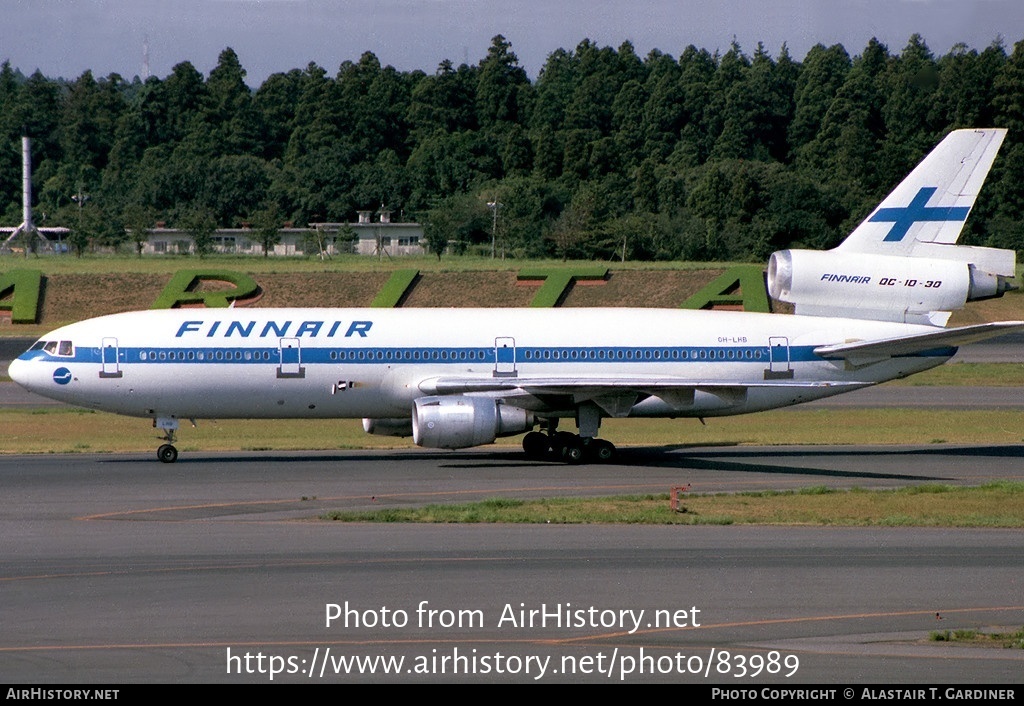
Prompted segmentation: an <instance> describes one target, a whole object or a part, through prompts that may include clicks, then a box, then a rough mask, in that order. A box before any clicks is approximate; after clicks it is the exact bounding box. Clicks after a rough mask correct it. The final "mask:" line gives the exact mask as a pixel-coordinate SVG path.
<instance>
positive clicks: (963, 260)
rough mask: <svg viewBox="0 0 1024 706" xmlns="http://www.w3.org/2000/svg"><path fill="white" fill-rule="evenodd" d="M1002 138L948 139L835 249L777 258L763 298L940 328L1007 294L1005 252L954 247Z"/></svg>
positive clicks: (812, 312)
mask: <svg viewBox="0 0 1024 706" xmlns="http://www.w3.org/2000/svg"><path fill="white" fill-rule="evenodd" d="M1005 136H1006V130H1002V129H985V130H956V131H954V132H951V133H950V134H949V135H948V136H946V138H945V139H944V140H943V141H942V142H940V143H939V144H938V146H937V147H936V148H935V149H934V150H932V151H931V152H930V153H929V154H928V156H927V157H925V158H924V160H922V161H921V163H920V164H918V165H917V167H915V168H914V170H913V171H912V172H911V173H910V175H909V176H907V178H906V179H904V180H903V181H902V182H900V185H899V186H897V187H896V188H895V189H893V191H892V193H890V194H889V195H888V196H886V197H885V199H884V200H883V201H882V203H880V204H879V205H878V207H877V208H875V210H874V211H873V212H872V213H871V215H869V216H868V217H867V218H866V219H864V220H863V221H862V222H861V223H860V225H858V226H857V227H856V228H855V229H854V231H853V232H852V233H850V235H849V237H847V238H846V240H844V241H843V242H842V244H840V245H839V246H838V247H836V248H834V249H833V250H829V251H828V252H816V251H810V250H782V251H780V252H777V253H773V254H772V256H771V259H770V260H769V261H768V292H769V294H771V296H772V297H773V298H775V299H778V300H779V301H783V302H789V303H791V304H794V305H795V311H796V313H797V314H802V315H808V316H843V317H850V318H860V319H873V320H879V321H902V322H905V323H917V324H930V325H933V326H945V324H946V322H947V321H948V320H949V316H950V314H951V312H952V311H953V310H955V309H960V308H962V307H963V306H964V304H966V303H967V302H968V301H974V300H977V299H987V298H991V297H998V296H1001V295H1002V294H1003V292H1005V291H1007V290H1008V289H1013V288H1014V287H1013V286H1012V285H1011V283H1010V280H1011V279H1012V278H1013V277H1014V275H1015V273H1016V253H1015V252H1014V251H1013V250H1000V249H996V248H982V247H971V246H966V245H956V241H957V239H958V238H959V237H960V232H961V231H962V230H963V227H964V223H965V222H966V220H967V216H968V215H970V212H971V208H972V207H973V206H974V202H975V200H976V199H977V197H978V192H979V191H981V185H982V184H983V183H984V181H985V177H986V176H987V175H988V172H989V169H990V168H991V167H992V162H993V161H994V160H995V158H996V153H997V152H998V151H999V147H1000V145H1002V143H1003V138H1004V137H1005Z"/></svg>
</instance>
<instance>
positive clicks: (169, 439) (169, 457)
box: [153, 417, 178, 463]
mask: <svg viewBox="0 0 1024 706" xmlns="http://www.w3.org/2000/svg"><path fill="white" fill-rule="evenodd" d="M153 426H154V427H156V428H158V429H163V430H164V435H163V437H162V438H163V440H164V441H165V442H166V443H164V444H161V445H160V448H158V449H157V450H156V457H157V460H158V461H160V463H174V462H175V461H177V460H178V449H176V448H175V447H174V437H175V432H177V431H178V420H177V419H174V418H173V417H157V418H155V419H154V420H153Z"/></svg>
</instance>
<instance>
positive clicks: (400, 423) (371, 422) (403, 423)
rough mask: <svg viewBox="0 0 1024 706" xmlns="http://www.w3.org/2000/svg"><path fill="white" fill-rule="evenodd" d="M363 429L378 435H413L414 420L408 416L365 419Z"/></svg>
mask: <svg viewBox="0 0 1024 706" xmlns="http://www.w3.org/2000/svg"><path fill="white" fill-rule="evenodd" d="M363 431H365V432H366V433H367V434H375V435H376V436H401V437H407V436H412V420H411V419H409V418H408V417H399V418H395V419H371V418H369V417H366V418H364V419H363Z"/></svg>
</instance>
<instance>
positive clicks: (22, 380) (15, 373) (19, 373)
mask: <svg viewBox="0 0 1024 706" xmlns="http://www.w3.org/2000/svg"><path fill="white" fill-rule="evenodd" d="M7 374H8V375H9V376H10V378H11V380H14V382H16V383H18V384H19V385H21V386H22V387H24V388H26V389H27V388H28V378H29V374H28V362H27V361H24V360H13V361H11V364H10V366H8V368H7Z"/></svg>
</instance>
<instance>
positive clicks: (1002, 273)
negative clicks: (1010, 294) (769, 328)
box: [768, 243, 1016, 326]
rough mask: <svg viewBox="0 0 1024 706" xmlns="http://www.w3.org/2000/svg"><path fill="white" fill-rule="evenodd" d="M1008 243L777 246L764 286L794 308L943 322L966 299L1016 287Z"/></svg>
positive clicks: (815, 312)
mask: <svg viewBox="0 0 1024 706" xmlns="http://www.w3.org/2000/svg"><path fill="white" fill-rule="evenodd" d="M1015 259H1016V257H1015V253H1014V251H1012V250H999V249H995V248H979V247H970V246H964V245H937V244H930V243H929V244H926V243H919V244H918V246H917V250H916V251H915V254H914V255H913V256H899V255H875V254H869V253H859V252H843V251H842V250H830V251H827V252H818V251H814V250H782V251H779V252H776V253H773V254H772V256H771V259H770V260H769V261H768V293H769V294H770V295H771V296H772V297H773V298H774V299H777V300H779V301H783V302H788V303H791V304H794V305H795V307H796V313H797V314H806V315H810V316H843V317H849V318H857V319H874V320H880V321H900V322H905V323H921V324H931V325H933V326H944V325H945V323H946V321H947V320H948V319H949V315H950V313H951V312H952V311H954V310H956V309H960V308H963V306H964V304H965V303H967V302H969V301H976V300H979V299H990V298H992V297H999V296H1002V295H1003V293H1004V292H1006V291H1008V290H1010V289H1015V287H1014V286H1013V284H1012V282H1011V280H1012V278H1013V276H1014V271H1015V268H1016V262H1015Z"/></svg>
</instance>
